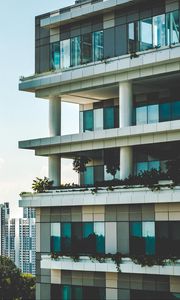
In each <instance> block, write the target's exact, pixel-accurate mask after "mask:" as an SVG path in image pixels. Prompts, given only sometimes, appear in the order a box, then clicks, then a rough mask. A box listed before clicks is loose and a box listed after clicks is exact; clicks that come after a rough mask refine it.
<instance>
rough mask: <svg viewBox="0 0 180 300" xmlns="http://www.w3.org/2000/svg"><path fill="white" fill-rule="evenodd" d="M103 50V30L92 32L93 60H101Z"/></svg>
mask: <svg viewBox="0 0 180 300" xmlns="http://www.w3.org/2000/svg"><path fill="white" fill-rule="evenodd" d="M103 52H104V47H103V31H102V30H101V31H96V32H93V60H94V61H98V60H101V59H102V58H103Z"/></svg>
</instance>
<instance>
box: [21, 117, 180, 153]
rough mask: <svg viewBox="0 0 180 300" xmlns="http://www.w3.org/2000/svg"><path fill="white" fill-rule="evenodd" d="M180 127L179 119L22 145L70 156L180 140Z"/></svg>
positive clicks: (42, 151) (22, 144) (43, 151)
mask: <svg viewBox="0 0 180 300" xmlns="http://www.w3.org/2000/svg"><path fill="white" fill-rule="evenodd" d="M179 128H180V121H179V120H177V121H169V122H162V123H154V124H144V125H136V126H130V127H125V128H114V129H108V130H98V131H92V132H85V133H80V134H73V135H65V136H56V137H48V138H40V139H34V140H27V141H20V142H19V147H20V148H21V149H34V150H35V153H36V155H40V156H49V155H53V154H64V155H65V156H66V154H70V153H72V155H73V153H76V152H80V151H81V152H82V151H88V150H98V149H105V148H113V147H124V146H135V145H145V144H154V143H161V142H173V141H178V140H179Z"/></svg>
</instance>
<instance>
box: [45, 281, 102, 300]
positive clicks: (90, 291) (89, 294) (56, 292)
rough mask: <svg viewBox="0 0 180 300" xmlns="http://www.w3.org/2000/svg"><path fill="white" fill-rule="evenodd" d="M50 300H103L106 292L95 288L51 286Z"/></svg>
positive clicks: (64, 285) (100, 288)
mask: <svg viewBox="0 0 180 300" xmlns="http://www.w3.org/2000/svg"><path fill="white" fill-rule="evenodd" d="M51 299H53V300H58V299H61V300H92V299H96V300H105V299H106V291H105V288H103V287H97V286H76V285H66V284H62V285H58V284H51Z"/></svg>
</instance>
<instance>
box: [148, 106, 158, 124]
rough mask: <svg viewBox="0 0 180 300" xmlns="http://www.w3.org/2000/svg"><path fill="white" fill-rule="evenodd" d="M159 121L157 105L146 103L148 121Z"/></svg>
mask: <svg viewBox="0 0 180 300" xmlns="http://www.w3.org/2000/svg"><path fill="white" fill-rule="evenodd" d="M158 122H159V105H158V104H156V105H148V123H149V124H150V123H158Z"/></svg>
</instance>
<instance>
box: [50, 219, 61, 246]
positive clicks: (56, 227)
mask: <svg viewBox="0 0 180 300" xmlns="http://www.w3.org/2000/svg"><path fill="white" fill-rule="evenodd" d="M51 251H52V252H60V251H61V247H60V223H51Z"/></svg>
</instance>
